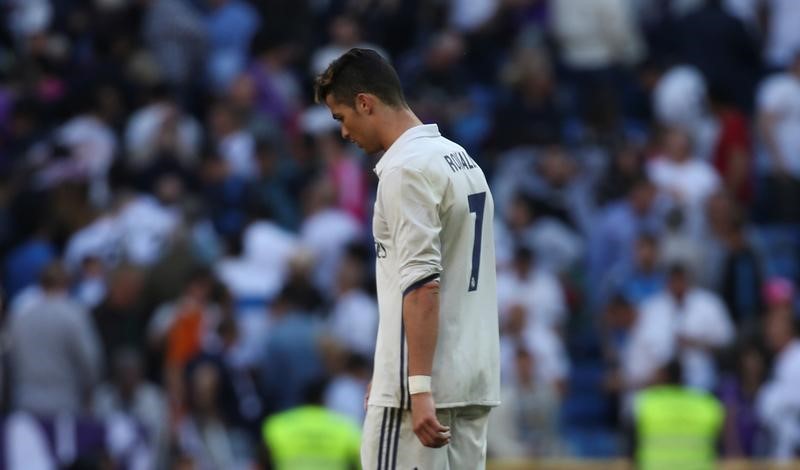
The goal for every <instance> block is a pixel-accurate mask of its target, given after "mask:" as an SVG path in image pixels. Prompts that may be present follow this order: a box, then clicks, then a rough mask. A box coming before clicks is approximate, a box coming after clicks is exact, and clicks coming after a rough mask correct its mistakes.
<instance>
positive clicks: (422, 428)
mask: <svg viewBox="0 0 800 470" xmlns="http://www.w3.org/2000/svg"><path fill="white" fill-rule="evenodd" d="M411 422H412V425H413V430H414V434H416V435H417V438H419V440H420V442H422V445H424V446H425V447H434V448H438V447H442V446H445V445H447V444H449V443H450V428H449V427H447V426H443V425H442V424H441V423H440V422H439V420H438V419H437V418H436V407H435V406H434V404H433V396H432V395H431V394H430V393H417V394H415V395H411Z"/></svg>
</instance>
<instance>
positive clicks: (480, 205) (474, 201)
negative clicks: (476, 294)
mask: <svg viewBox="0 0 800 470" xmlns="http://www.w3.org/2000/svg"><path fill="white" fill-rule="evenodd" d="M467 201H468V202H469V212H470V213H472V212H474V213H475V239H474V241H473V242H472V273H471V274H470V275H469V290H468V292H472V291H474V290H477V289H478V273H479V272H480V269H481V234H482V233H483V210H484V209H485V208H486V192H485V191H484V192H480V193H475V194H470V195H469V196H467Z"/></svg>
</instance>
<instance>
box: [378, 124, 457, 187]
mask: <svg viewBox="0 0 800 470" xmlns="http://www.w3.org/2000/svg"><path fill="white" fill-rule="evenodd" d="M441 135H442V134H441V133H440V132H439V126H437V125H436V124H421V125H419V126H414V127H411V128H409V129H408V130H406V131H405V132H403V133H402V134H401V135H400V137H398V138H397V140H395V141H394V143H393V144H392V145H391V146H389V148H388V149H387V150H386V152H384V154H383V156H381V158H380V160H378V163H377V164H375V168H374V170H373V171H375V174H376V175H378V178H380V177H381V173H383V171H384V169H386V167H387V165H388V164H389V163H390V162H391V161H392V160H395V159H397V156H399V155H397V154H399V153H400V149H402V148H403V146H404V145H405V144H406V143H407V142H410V141H412V140H414V139H416V138H419V137H439V136H441Z"/></svg>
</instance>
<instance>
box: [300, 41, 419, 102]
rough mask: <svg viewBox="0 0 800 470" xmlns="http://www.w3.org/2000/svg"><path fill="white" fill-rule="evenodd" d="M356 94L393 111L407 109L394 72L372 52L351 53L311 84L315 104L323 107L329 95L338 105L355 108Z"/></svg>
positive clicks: (357, 51) (355, 51)
mask: <svg viewBox="0 0 800 470" xmlns="http://www.w3.org/2000/svg"><path fill="white" fill-rule="evenodd" d="M359 93H369V94H371V95H375V96H376V97H378V99H380V100H381V101H382V102H383V103H384V104H387V105H389V106H391V107H394V108H402V107H406V99H405V96H404V95H403V87H402V85H401V84H400V78H399V77H398V76H397V72H396V71H395V70H394V68H393V67H392V66H391V65H390V64H389V63H388V62H387V61H386V60H384V58H383V57H381V56H380V54H378V53H377V52H375V51H373V50H371V49H359V48H353V49H350V50H349V51H347V52H345V53H344V54H342V56H340V57H339V58H338V59H336V60H334V61H333V62H332V63H331V64H330V65H329V66H328V68H327V69H325V71H324V72H323V73H322V74H321V75H320V76H318V77H317V79H316V81H315V82H314V97H315V99H316V101H317V102H318V103H323V102H324V101H325V99H326V98H327V97H328V96H329V95H330V96H333V98H334V99H335V100H336V101H337V102H338V103H342V104H346V105H349V106H354V105H355V101H356V96H357V95H358V94H359Z"/></svg>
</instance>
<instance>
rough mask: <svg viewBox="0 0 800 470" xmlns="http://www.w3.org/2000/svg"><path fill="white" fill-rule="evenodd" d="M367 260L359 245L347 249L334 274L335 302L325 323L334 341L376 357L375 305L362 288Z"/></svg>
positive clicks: (376, 307) (367, 355) (356, 351)
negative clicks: (327, 323) (335, 282)
mask: <svg viewBox="0 0 800 470" xmlns="http://www.w3.org/2000/svg"><path fill="white" fill-rule="evenodd" d="M362 253H364V254H362ZM366 258H367V256H366V250H365V249H362V248H361V246H359V245H352V246H350V247H348V250H347V253H346V254H345V256H344V258H343V259H342V262H341V264H340V265H339V270H338V272H337V276H336V277H337V285H336V300H335V303H334V304H333V307H332V308H331V312H330V316H329V317H328V322H329V327H330V333H331V336H333V339H334V340H335V341H336V342H338V343H339V344H340V345H341V346H343V347H344V348H346V349H347V350H348V351H350V352H352V353H355V354H359V355H361V356H363V357H367V358H368V357H372V356H374V355H375V333H377V331H378V304H377V303H376V302H375V299H374V297H372V296H371V295H369V294H368V293H367V292H366V291H365V290H364V288H363V286H364V277H365V276H364V274H365V273H364V265H365V261H366Z"/></svg>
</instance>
